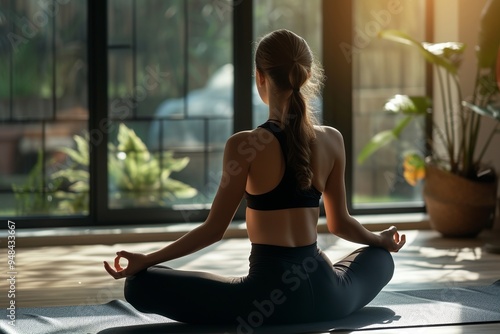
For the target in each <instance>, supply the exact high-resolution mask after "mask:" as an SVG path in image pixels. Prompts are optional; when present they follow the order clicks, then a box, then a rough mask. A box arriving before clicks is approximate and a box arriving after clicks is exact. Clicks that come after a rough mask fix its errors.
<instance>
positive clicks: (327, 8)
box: [12, 0, 433, 228]
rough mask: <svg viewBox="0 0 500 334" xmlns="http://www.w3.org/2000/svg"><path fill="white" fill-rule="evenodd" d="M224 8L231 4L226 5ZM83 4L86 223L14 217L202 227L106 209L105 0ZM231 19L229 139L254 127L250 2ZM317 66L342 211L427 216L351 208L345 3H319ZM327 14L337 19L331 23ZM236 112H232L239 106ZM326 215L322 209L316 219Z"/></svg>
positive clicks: (24, 224) (166, 213)
mask: <svg viewBox="0 0 500 334" xmlns="http://www.w3.org/2000/svg"><path fill="white" fill-rule="evenodd" d="M228 1H229V0H228ZM425 1H426V8H427V9H426V11H427V13H426V21H428V23H427V25H426V33H425V34H426V37H427V40H429V41H431V40H432V36H433V25H432V22H433V1H432V0H425ZM87 5H88V23H87V29H88V30H87V32H88V44H87V47H88V94H89V95H88V99H89V101H88V108H89V120H88V122H89V123H88V124H89V131H93V130H95V131H99V133H100V135H101V138H100V142H99V143H97V144H93V143H89V145H91V147H90V166H89V173H90V180H89V183H90V184H89V185H90V187H89V188H90V193H89V198H90V201H89V214H88V215H87V216H57V217H51V216H48V217H14V218H12V220H15V221H16V222H19V223H18V224H17V226H19V227H20V228H49V227H76V226H87V227H104V226H112V225H127V224H136V225H137V224H144V225H150V224H160V223H162V224H170V223H187V222H201V221H203V220H204V219H205V218H206V216H207V215H208V212H209V209H208V208H204V209H195V210H170V209H164V208H153V209H151V208H147V209H146V208H145V209H142V208H134V209H119V210H112V209H109V208H108V173H107V154H108V152H107V145H106V143H107V142H108V132H109V131H107V129H109V126H110V123H109V122H110V120H109V119H108V118H107V117H108V102H109V101H108V92H107V79H108V78H107V73H108V64H107V60H108V40H107V33H106V32H107V29H108V27H107V9H108V1H103V0H87ZM231 12H232V15H233V38H232V42H233V64H234V75H235V78H237V79H235V80H234V99H233V103H234V106H235V108H234V110H235V112H234V115H233V126H234V132H238V131H241V130H244V129H249V128H251V127H252V85H253V59H252V53H253V42H254V36H253V1H252V0H234V1H233V6H232V7H231ZM322 13H323V14H322V15H323V23H322V25H323V26H322V27H323V29H322V30H323V31H322V35H323V36H322V43H323V46H322V48H323V54H322V59H323V60H322V63H323V67H324V70H325V75H326V77H327V78H331V79H329V80H327V81H326V82H325V86H324V91H323V123H324V124H325V125H331V126H334V127H335V128H337V129H338V130H339V131H340V132H341V133H342V134H343V137H344V141H345V149H346V158H347V160H346V161H347V166H346V174H345V182H346V191H347V205H348V209H349V211H350V212H351V213H352V214H355V215H363V214H392V213H411V212H424V211H425V208H424V207H422V208H414V207H411V208H407V207H406V208H405V207H402V208H401V207H392V208H373V209H354V208H353V205H352V186H353V169H352V168H350V162H351V161H352V160H353V159H352V157H353V150H352V143H353V136H354V133H353V131H352V66H347V65H346V62H340V61H337V60H338V59H341V58H343V54H342V51H341V49H340V48H339V47H338V45H340V44H341V43H342V42H346V41H351V40H352V37H353V36H352V29H346V27H352V26H353V5H352V2H350V1H332V0H323V3H322ZM332 13H334V14H333V15H334V16H335V17H332ZM426 92H427V94H428V95H429V96H432V68H431V67H430V66H429V67H428V70H427V79H426ZM236 106H237V107H236ZM236 111H237V112H236ZM431 134H432V130H431V122H430V121H428V122H427V136H428V137H430V136H431ZM321 214H322V215H324V210H322V212H321ZM235 219H236V220H241V219H244V205H242V206H240V209H239V211H238V212H237V214H236V216H235Z"/></svg>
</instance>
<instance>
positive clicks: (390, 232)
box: [379, 226, 406, 252]
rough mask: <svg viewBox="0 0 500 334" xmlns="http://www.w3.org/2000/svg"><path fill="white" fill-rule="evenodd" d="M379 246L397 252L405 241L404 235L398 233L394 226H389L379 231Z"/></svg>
mask: <svg viewBox="0 0 500 334" xmlns="http://www.w3.org/2000/svg"><path fill="white" fill-rule="evenodd" d="M379 235H380V246H381V247H383V248H385V249H387V250H388V251H389V252H398V251H399V250H400V249H401V247H403V246H404V244H405V243H406V235H404V234H401V235H400V234H399V232H398V229H397V228H396V226H391V227H389V228H388V229H386V230H383V231H382V232H380V234H379Z"/></svg>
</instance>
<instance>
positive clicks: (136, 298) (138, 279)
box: [123, 274, 149, 312]
mask: <svg viewBox="0 0 500 334" xmlns="http://www.w3.org/2000/svg"><path fill="white" fill-rule="evenodd" d="M143 276H144V275H140V274H139V275H135V276H131V277H127V278H126V280H125V286H124V289H123V294H124V296H125V300H126V301H127V302H128V303H129V304H131V305H132V306H134V307H135V308H136V309H137V310H138V311H144V312H145V311H147V310H146V305H147V304H148V303H147V298H148V296H149V293H148V291H146V287H147V286H148V284H147V283H146V282H145V281H146V280H145V277H143Z"/></svg>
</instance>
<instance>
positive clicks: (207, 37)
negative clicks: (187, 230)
mask: <svg viewBox="0 0 500 334" xmlns="http://www.w3.org/2000/svg"><path fill="white" fill-rule="evenodd" d="M139 3H140V6H139V5H138V4H139ZM131 6H132V8H135V10H134V11H133V12H134V19H133V20H132V22H133V24H132V28H131V32H130V34H131V35H132V39H131V40H132V41H133V42H132V48H131V49H130V50H129V49H126V48H123V49H121V50H120V51H119V52H120V53H121V55H120V56H119V57H117V56H116V54H117V53H118V50H114V49H112V48H111V46H110V50H109V55H110V83H109V87H110V90H109V97H110V111H109V112H110V114H111V115H112V116H113V117H114V118H115V119H116V118H120V119H121V120H123V119H125V117H120V115H122V114H123V112H124V111H130V112H129V113H127V117H126V119H127V122H125V124H124V126H126V127H127V128H128V129H133V130H134V132H135V133H136V135H137V138H136V141H137V142H136V143H135V144H134V145H133V146H134V147H136V148H137V147H141V149H139V150H135V151H134V150H133V152H131V153H127V152H125V151H123V150H120V149H118V146H119V143H118V142H116V140H117V138H118V137H119V136H118V133H111V134H110V138H109V140H110V143H112V144H113V145H114V146H113V147H112V150H113V151H111V150H110V156H109V158H108V159H109V161H108V170H109V175H110V184H109V191H110V193H109V199H110V208H111V209H120V208H130V207H150V208H154V207H167V208H175V205H178V204H183V206H182V207H183V209H186V208H187V209H189V205H194V206H197V207H199V205H200V204H201V205H206V204H208V203H211V201H212V199H213V196H214V195H215V191H216V188H215V187H212V183H213V180H212V179H211V178H212V177H216V176H214V175H219V174H218V173H220V170H219V169H220V168H221V163H222V156H221V147H220V146H221V143H225V141H226V140H227V138H228V137H229V136H230V135H231V133H232V116H233V108H232V100H233V99H232V84H233V69H232V36H231V35H232V29H231V27H232V16H231V11H230V10H228V11H224V12H222V11H221V10H220V8H219V7H218V5H217V3H216V2H214V1H211V0H196V1H194V0H193V1H191V0H190V1H183V0H170V1H164V0H154V1H147V2H136V1H132V4H131ZM109 15H110V16H112V15H115V14H112V13H110V14H109ZM134 36H137V37H134ZM139 36H140V38H138V37H139ZM113 58H115V59H116V60H114V59H113ZM118 58H121V59H125V58H126V59H127V64H126V65H125V64H122V65H116V66H115V67H113V68H114V69H112V68H111V67H112V66H114V65H112V62H113V63H117V64H118V62H119V60H118ZM130 62H131V64H130ZM118 72H119V73H118ZM112 73H117V75H114V74H112ZM111 74H112V75H111ZM120 87H123V88H120ZM117 131H118V129H117ZM123 131H125V130H123ZM139 140H140V142H141V143H138V141H139ZM130 157H133V159H135V160H136V161H132V160H131V159H132V158H130ZM137 161H141V162H142V163H143V164H145V165H149V166H150V167H151V170H154V171H155V172H154V173H155V174H156V176H155V178H154V181H155V182H153V181H152V180H151V182H149V183H147V184H148V186H147V187H148V188H147V191H148V193H147V194H144V189H140V187H139V188H137V187H135V186H133V184H134V182H132V181H130V184H128V185H124V184H122V183H121V182H120V180H119V179H118V177H117V176H115V175H113V174H120V172H117V171H118V170H119V169H122V172H123V170H127V169H130V168H133V167H132V165H133V164H135V163H137ZM112 165H113V166H116V168H115V169H114V170H113V167H112ZM216 169H217V170H216ZM151 170H149V171H148V172H150V171H151ZM136 176H137V177H142V178H146V179H148V180H149V176H147V175H142V176H139V174H137V175H136ZM151 178H152V176H151ZM218 181H219V180H217V182H218ZM184 204H187V205H188V206H187V207H186V206H185V205H184ZM194 206H193V207H194Z"/></svg>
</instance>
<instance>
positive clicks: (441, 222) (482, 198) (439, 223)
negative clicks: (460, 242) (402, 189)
mask: <svg viewBox="0 0 500 334" xmlns="http://www.w3.org/2000/svg"><path fill="white" fill-rule="evenodd" d="M496 192H497V181H496V180H495V181H494V182H474V181H471V180H468V179H465V178H463V177H460V176H457V175H455V174H452V173H449V172H447V171H444V170H442V169H439V168H437V167H435V166H433V165H431V164H429V165H427V166H426V175H425V184H424V193H423V195H424V201H425V204H426V207H427V213H428V214H429V219H430V224H431V227H432V228H433V229H434V230H436V231H438V232H439V233H441V234H442V235H443V236H445V237H475V236H477V235H478V234H479V233H480V232H481V231H482V230H483V229H484V228H486V227H491V226H492V225H493V222H494V219H495V208H496Z"/></svg>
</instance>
